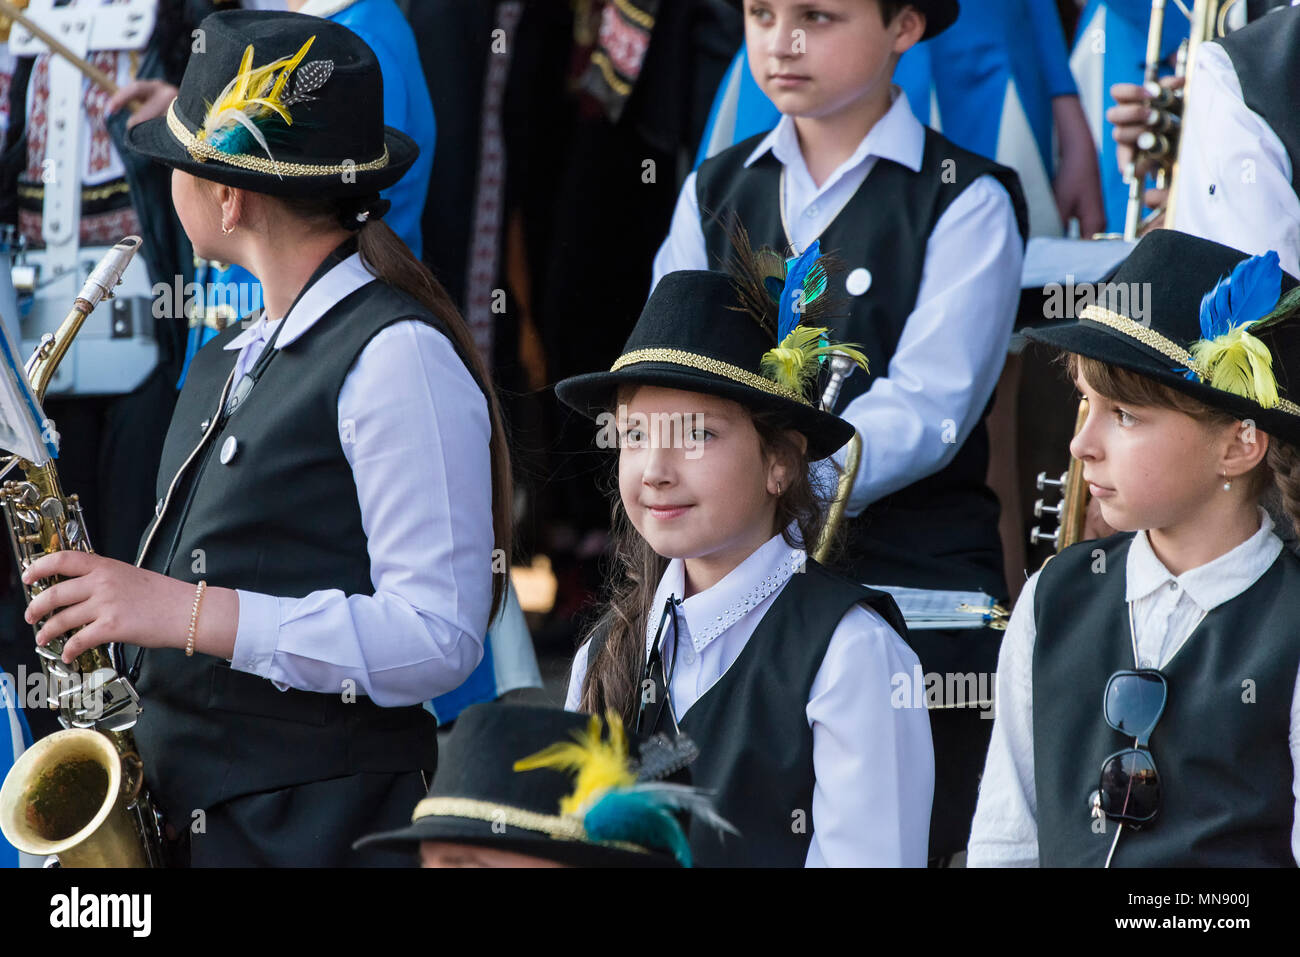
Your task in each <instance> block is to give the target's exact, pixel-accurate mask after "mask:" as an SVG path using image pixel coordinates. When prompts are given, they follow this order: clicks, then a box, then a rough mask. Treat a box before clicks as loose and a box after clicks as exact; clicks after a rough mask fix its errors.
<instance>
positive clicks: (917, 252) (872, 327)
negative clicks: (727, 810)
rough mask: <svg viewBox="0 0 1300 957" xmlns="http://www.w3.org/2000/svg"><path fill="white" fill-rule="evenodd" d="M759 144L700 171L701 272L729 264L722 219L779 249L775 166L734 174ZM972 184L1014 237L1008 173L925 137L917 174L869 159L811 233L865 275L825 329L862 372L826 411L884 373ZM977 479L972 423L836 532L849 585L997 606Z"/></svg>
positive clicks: (994, 558)
mask: <svg viewBox="0 0 1300 957" xmlns="http://www.w3.org/2000/svg"><path fill="white" fill-rule="evenodd" d="M764 135H766V134H761V135H759V136H755V137H751V138H750V139H748V140H745V141H743V142H741V143H738V144H737V145H735V146H733V147H731V148H730V149H728V150H724V151H723V152H721V153H719V154H717V155H716V156H714V157H711V158H710V159H708V160H706V161H705V162H704V163H703V164H702V165H701V166H700V169H699V172H698V175H697V177H696V195H697V199H698V202H699V208H700V225H701V228H702V229H703V231H704V239H705V245H706V247H707V249H708V252H709V257H710V261H711V262H716V263H722V262H725V261H726V259H727V257H728V255H729V250H730V241H729V240H728V238H727V235H726V230H725V228H724V225H723V224H724V223H725V222H726V221H727V216H728V214H729V213H731V212H735V213H737V214H739V216H740V220H741V222H742V223H743V224H744V226H745V229H746V230H747V231H748V233H749V236H750V239H751V241H752V242H753V243H754V244H755V245H767V246H772V247H773V248H776V249H785V248H786V247H787V245H788V244H789V240H788V238H787V237H786V234H785V228H784V226H783V225H782V223H781V208H780V177H781V170H782V164H781V162H780V160H778V159H777V158H776V157H775V156H774V155H773V154H772V152H771V151H770V150H769V151H767V152H765V153H764V154H763V155H762V156H760V157H759V158H758V159H756V160H755V161H754V163H753V164H752V165H750V166H749V167H746V166H745V165H744V164H745V160H746V159H748V157H749V155H750V154H751V153H752V152H753V151H754V148H755V147H756V146H757V145H758V143H759V142H760V141H761V140H762V138H763V136H764ZM984 174H989V175H992V176H994V177H995V178H996V179H997V180H998V182H1000V183H1001V184H1002V185H1003V186H1004V187H1005V188H1006V190H1007V192H1008V193H1009V194H1010V195H1011V201H1012V205H1013V206H1014V208H1015V211H1016V219H1017V222H1018V224H1019V226H1020V233H1021V237H1022V238H1023V237H1024V236H1025V235H1026V233H1027V228H1028V227H1027V222H1028V214H1027V212H1026V208H1025V202H1024V196H1023V194H1022V192H1021V189H1020V180H1019V178H1018V177H1017V176H1016V174H1015V173H1014V172H1013V171H1012V170H1010V169H1007V168H1006V167H1004V166H999V165H998V164H997V163H994V162H993V161H992V160H989V159H986V158H984V157H982V156H979V155H977V154H975V153H970V152H967V151H966V150H963V149H961V148H960V147H958V146H956V145H954V144H953V143H951V142H949V141H948V140H947V139H945V138H944V137H943V136H941V135H940V134H938V133H936V132H934V131H933V130H931V129H928V128H927V129H926V131H925V150H924V153H923V156H922V163H921V169H920V170H919V171H918V172H913V171H912V170H910V169H908V168H907V167H906V166H903V165H902V164H900V163H896V162H893V161H892V160H887V159H877V160H876V162H875V164H874V165H873V166H872V168H871V172H870V173H868V174H867V178H866V179H865V180H864V181H863V183H862V186H861V187H860V188H859V189H858V191H857V192H856V193H855V194H854V196H853V198H852V199H850V200H849V202H848V204H847V205H846V206H845V207H844V208H843V209H842V210H841V211H840V213H839V215H837V216H836V217H835V219H834V220H833V221H832V222H831V223H830V225H829V226H827V227H826V229H825V231H824V232H823V233H822V234H821V245H822V249H823V250H824V251H825V252H827V253H833V254H835V255H836V256H838V257H839V258H840V259H841V260H843V262H844V264H845V268H846V272H851V271H852V270H853V269H856V268H858V267H859V266H865V267H866V268H867V269H869V270H870V272H871V276H872V282H871V285H870V288H868V290H867V291H866V292H865V293H864V294H863V295H860V296H848V295H847V294H845V299H846V301H847V302H848V303H849V304H850V312H849V315H848V316H847V317H845V318H844V319H842V320H838V321H836V322H834V323H833V324H832V325H833V332H834V335H835V337H836V338H837V339H838V340H840V341H841V342H855V343H858V344H860V345H861V347H862V350H863V352H865V353H866V356H867V360H868V363H869V366H870V369H869V371H867V372H863V371H862V370H860V369H859V370H857V371H855V372H854V373H853V375H851V376H850V377H849V378H848V379H847V380H846V381H845V383H844V388H843V391H842V392H841V393H840V398H839V402H838V405H837V406H836V411H837V412H843V410H844V408H845V407H846V406H847V405H848V403H849V402H850V401H852V400H853V399H854V398H856V397H857V396H859V395H861V394H862V393H863V392H865V391H866V390H867V389H868V387H869V386H870V385H871V383H872V381H873V380H874V379H875V378H876V377H877V376H883V375H885V374H886V373H887V372H888V371H889V360H890V359H891V358H892V357H893V355H894V350H895V348H896V347H897V345H898V340H899V337H900V336H901V335H902V333H903V327H904V325H905V324H906V321H907V317H908V316H909V315H910V314H911V312H912V309H913V308H914V307H915V306H916V297H917V293H918V292H919V291H920V287H921V274H922V270H923V268H924V266H925V247H926V243H927V241H928V240H929V238H930V234H931V233H932V232H934V228H935V225H936V224H937V223H938V222H939V218H940V217H941V216H942V215H943V213H944V210H946V209H947V208H948V206H949V204H951V203H952V201H953V200H954V199H956V198H957V197H958V196H959V195H961V193H962V191H963V190H965V189H966V187H967V186H969V185H970V184H971V183H972V182H974V181H975V180H976V179H977V178H978V177H980V176H982V175H984ZM840 292H842V293H843V292H844V290H840ZM991 407H992V401H991V400H990V403H989V407H988V408H991ZM988 408H986V409H985V414H987V412H988ZM987 472H988V433H987V431H986V429H985V427H984V422H983V419H982V418H981V420H980V422H979V423H978V424H976V426H975V428H974V429H973V430H972V431H971V434H970V435H969V437H967V439H966V441H965V443H964V444H963V445H962V447H961V448H960V449H959V450H958V451H957V453H956V455H955V456H954V457H953V459H952V460H951V461H950V462H949V463H948V465H947V466H945V467H944V468H942V469H940V470H939V471H938V472H936V473H934V474H932V475H929V476H926V477H925V478H923V479H921V480H920V481H917V482H915V483H913V484H912V485H910V486H908V487H907V488H904V489H900V490H899V491H897V492H895V493H893V494H892V495H889V496H886V497H885V498H883V499H881V500H880V501H878V502H876V503H874V504H873V505H871V507H869V508H868V509H867V510H866V511H865V512H863V513H862V515H860V516H858V517H857V518H856V519H854V520H852V521H850V522H849V523H848V531H849V535H848V548H847V549H846V553H847V554H848V556H849V559H848V563H849V566H850V567H849V568H848V569H847V571H849V572H850V573H851V574H852V576H853V577H855V578H857V579H858V580H860V581H870V582H876V583H878V584H891V585H909V586H914V587H930V588H971V589H974V588H982V589H983V590H984V591H986V592H988V593H989V594H991V595H994V596H995V597H1002V596H1003V595H1004V594H1005V592H1006V584H1005V580H1004V575H1003V569H1002V545H1001V540H1000V539H999V537H998V528H997V525H998V503H997V499H996V497H995V496H994V495H993V492H992V491H991V490H990V489H989V488H988V487H987V485H986V484H985V481H984V480H985V476H986V474H987Z"/></svg>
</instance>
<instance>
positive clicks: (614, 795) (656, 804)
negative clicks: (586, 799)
mask: <svg viewBox="0 0 1300 957" xmlns="http://www.w3.org/2000/svg"><path fill="white" fill-rule="evenodd" d="M582 825H583V827H584V828H586V831H587V836H588V837H589V838H591V839H592V840H594V841H629V842H631V843H633V844H639V845H640V846H642V847H650V848H657V849H664V850H667V851H669V852H670V853H671V854H672V855H673V857H675V858H676V859H677V862H678V863H679V864H681V865H682V867H690V866H691V844H690V841H688V840H687V838H686V834H685V832H684V831H683V830H682V826H681V825H680V824H678V823H677V818H675V817H674V816H673V814H672V811H671V810H670V809H669V808H667V807H666V806H665V805H664V804H663V802H661V801H657V800H655V798H654V797H653V796H652V795H649V794H640V793H637V792H636V791H627V790H611V791H609V792H608V793H606V794H605V796H604V797H602V798H601V799H600V800H599V801H597V802H596V803H595V804H593V805H592V806H591V808H590V810H588V811H587V813H586V814H584V815H583V818H582Z"/></svg>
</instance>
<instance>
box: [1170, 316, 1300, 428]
mask: <svg viewBox="0 0 1300 957" xmlns="http://www.w3.org/2000/svg"><path fill="white" fill-rule="evenodd" d="M1191 352H1192V358H1193V359H1195V360H1196V362H1197V364H1198V365H1199V366H1200V367H1201V368H1202V369H1204V370H1205V371H1206V372H1207V373H1208V379H1209V384H1210V385H1211V386H1213V387H1214V388H1216V389H1222V390H1223V391H1225V392H1231V393H1232V394H1233V395H1239V396H1241V397H1242V398H1245V399H1250V400H1252V401H1254V402H1257V403H1259V404H1260V405H1261V406H1263V407H1264V408H1265V409H1271V408H1273V407H1274V406H1275V405H1277V403H1278V392H1277V378H1276V377H1275V376H1274V374H1273V356H1272V354H1271V353H1270V352H1269V351H1268V346H1266V345H1264V343H1263V342H1261V341H1260V340H1259V339H1257V338H1256V337H1255V336H1252V335H1251V334H1250V330H1249V324H1246V325H1240V326H1236V327H1235V328H1233V329H1232V330H1231V331H1229V332H1225V333H1224V334H1223V335H1221V336H1216V337H1215V338H1213V339H1209V340H1206V339H1202V340H1201V341H1200V342H1197V343H1195V344H1194V345H1193V346H1192V349H1191Z"/></svg>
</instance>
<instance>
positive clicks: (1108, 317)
mask: <svg viewBox="0 0 1300 957" xmlns="http://www.w3.org/2000/svg"><path fill="white" fill-rule="evenodd" d="M1079 318H1081V319H1089V320H1091V321H1092V322H1097V323H1100V324H1101V325H1103V326H1106V327H1108V328H1111V329H1114V330H1115V331H1116V332H1119V333H1122V334H1124V335H1126V336H1128V337H1129V338H1130V339H1136V340H1137V341H1138V342H1140V343H1142V344H1143V345H1144V346H1147V347H1148V348H1151V349H1154V350H1156V352H1159V353H1160V354H1161V355H1163V356H1165V357H1166V358H1168V359H1170V360H1172V361H1174V362H1177V363H1178V364H1179V365H1181V366H1182V367H1184V368H1186V369H1190V370H1192V371H1193V372H1195V373H1196V374H1197V375H1198V376H1200V378H1201V380H1202V381H1205V380H1208V379H1209V378H1210V376H1209V374H1208V373H1207V372H1206V371H1205V370H1204V369H1203V368H1202V367H1201V366H1200V364H1199V363H1198V362H1197V361H1196V360H1195V359H1193V358H1192V354H1191V353H1190V352H1188V351H1187V350H1186V349H1184V348H1183V347H1182V346H1180V345H1179V344H1178V343H1176V342H1174V340H1172V339H1170V338H1169V337H1167V336H1163V335H1161V334H1160V333H1158V332H1156V331H1155V330H1154V329H1152V328H1151V327H1150V326H1144V325H1143V324H1142V323H1140V322H1138V321H1137V320H1136V319H1130V318H1129V317H1128V316H1126V315H1123V314H1122V313H1118V312H1112V311H1111V310H1109V309H1103V308H1102V307H1101V306H1096V305H1088V306H1084V307H1083V311H1082V312H1080V313H1079ZM1228 394H1229V395H1232V394H1233V393H1228ZM1238 398H1240V396H1239V397H1238ZM1273 408H1275V409H1280V410H1282V411H1283V412H1285V413H1287V414H1288V415H1295V416H1300V405H1297V404H1296V403H1294V402H1292V401H1291V400H1290V399H1284V398H1282V397H1281V396H1278V400H1277V405H1275V406H1274V407H1273Z"/></svg>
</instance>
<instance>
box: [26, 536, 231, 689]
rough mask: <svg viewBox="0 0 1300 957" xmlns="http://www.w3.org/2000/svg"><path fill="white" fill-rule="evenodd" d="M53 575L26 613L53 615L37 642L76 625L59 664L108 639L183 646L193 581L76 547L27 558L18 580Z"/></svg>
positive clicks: (31, 621)
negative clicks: (56, 579) (29, 561)
mask: <svg viewBox="0 0 1300 957" xmlns="http://www.w3.org/2000/svg"><path fill="white" fill-rule="evenodd" d="M54 576H60V577H62V578H63V579H65V580H64V581H61V582H59V583H57V584H55V585H52V586H50V587H49V588H47V589H45V591H43V592H41V593H40V594H39V595H37V596H36V597H35V598H33V599H32V603H31V604H30V605H29V606H28V607H27V613H26V615H25V617H26V619H27V622H28V623H29V624H35V623H36V622H38V621H40V620H41V619H42V618H43V617H45V616H46V615H52V617H51V618H50V619H49V621H47V622H45V624H44V625H42V626H41V629H40V631H38V632H37V633H36V643H37V644H38V645H44V644H46V643H48V642H49V641H51V640H52V639H54V638H58V637H59V636H61V635H64V634H66V633H67V632H68V631H70V630H72V629H73V628H77V627H81V631H79V632H77V634H76V635H75V636H73V637H72V638H71V639H70V640H69V641H68V643H67V644H66V645H65V646H64V649H63V660H64V662H66V663H71V661H72V660H73V659H74V658H75V657H76V656H77V655H79V654H81V653H82V652H83V651H86V650H87V649H89V648H94V647H95V646H97V645H102V644H106V643H108V642H127V643H129V644H133V645H141V646H143V647H145V648H184V647H185V642H186V639H187V637H188V635H189V629H190V613H191V611H192V609H193V607H194V586H193V585H191V584H189V583H187V582H183V581H178V580H176V579H175V578H168V577H167V576H166V575H159V574H158V573H156V572H151V571H146V570H145V569H143V568H136V567H135V566H134V565H128V564H127V563H126V562H119V561H116V560H115V559H112V558H107V557H105V556H103V555H93V554H89V553H87V552H78V551H62V552H54V553H52V554H49V555H44V556H42V557H41V558H38V559H37V560H36V561H34V562H32V564H31V566H30V567H29V568H27V569H26V570H25V571H24V572H23V575H22V578H23V581H24V582H25V583H27V584H30V583H32V582H34V581H37V580H39V579H42V578H51V577H54ZM220 590H221V591H225V589H220ZM231 594H232V595H233V594H234V593H233V592H232V593H231ZM211 599H212V594H211V590H210V591H209V593H208V595H206V596H205V597H204V600H203V607H202V609H201V611H200V618H202V617H203V612H210V611H211V610H212V609H211V607H210V605H209V602H210V601H211ZM231 644H232V645H233V636H232V641H231Z"/></svg>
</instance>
